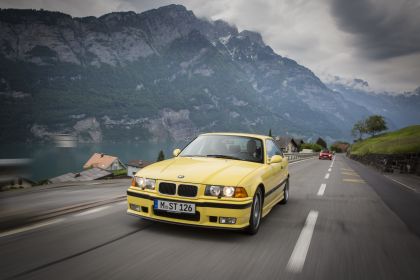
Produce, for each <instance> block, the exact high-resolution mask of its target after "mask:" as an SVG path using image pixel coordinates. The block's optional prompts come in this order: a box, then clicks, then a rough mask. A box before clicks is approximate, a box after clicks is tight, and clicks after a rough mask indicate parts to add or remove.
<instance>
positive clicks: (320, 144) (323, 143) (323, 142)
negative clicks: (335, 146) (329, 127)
mask: <svg viewBox="0 0 420 280" xmlns="http://www.w3.org/2000/svg"><path fill="white" fill-rule="evenodd" d="M316 144H318V145H319V146H321V147H323V148H327V142H325V140H324V139H322V138H321V137H319V138H318V140H316Z"/></svg>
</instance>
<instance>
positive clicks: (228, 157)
mask: <svg viewBox="0 0 420 280" xmlns="http://www.w3.org/2000/svg"><path fill="white" fill-rule="evenodd" d="M206 157H214V158H226V159H236V160H243V159H241V158H237V157H233V156H227V155H206Z"/></svg>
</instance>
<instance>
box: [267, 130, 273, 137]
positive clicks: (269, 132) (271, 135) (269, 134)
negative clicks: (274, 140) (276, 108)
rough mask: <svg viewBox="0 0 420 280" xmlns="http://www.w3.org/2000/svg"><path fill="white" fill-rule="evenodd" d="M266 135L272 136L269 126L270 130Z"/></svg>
mask: <svg viewBox="0 0 420 280" xmlns="http://www.w3.org/2000/svg"><path fill="white" fill-rule="evenodd" d="M268 136H270V137H273V134H271V128H270V130H269V131H268Z"/></svg>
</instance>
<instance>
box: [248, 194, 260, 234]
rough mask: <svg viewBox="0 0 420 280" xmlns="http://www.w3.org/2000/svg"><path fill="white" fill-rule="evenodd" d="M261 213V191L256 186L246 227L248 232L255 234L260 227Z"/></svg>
mask: <svg viewBox="0 0 420 280" xmlns="http://www.w3.org/2000/svg"><path fill="white" fill-rule="evenodd" d="M261 213H262V192H261V189H260V188H258V189H257V191H256V192H255V195H254V199H253V201H252V208H251V216H250V218H249V226H248V228H247V229H246V231H247V233H249V234H256V233H257V232H258V229H259V228H260V223H261Z"/></svg>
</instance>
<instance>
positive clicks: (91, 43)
mask: <svg viewBox="0 0 420 280" xmlns="http://www.w3.org/2000/svg"><path fill="white" fill-rule="evenodd" d="M0 38H1V40H0V141H1V142H3V143H8V142H10V141H15V142H28V141H29V142H32V141H48V140H49V139H50V138H51V137H52V136H53V135H54V134H56V133H70V134H73V135H75V136H76V137H77V138H78V139H79V141H80V142H107V141H109V142H121V141H138V140H140V139H142V140H145V139H152V140H156V141H164V140H175V141H185V140H187V139H190V138H191V137H194V136H195V135H197V134H198V133H201V132H207V131H244V132H257V133H264V134H265V133H267V131H268V130H269V129H270V128H271V129H273V132H274V133H276V134H286V133H287V134H292V135H294V136H298V137H303V138H306V139H308V138H312V139H316V137H318V136H320V135H322V136H323V138H324V139H326V140H327V141H331V140H334V139H349V138H350V129H351V127H352V125H353V123H354V122H355V121H356V120H358V119H360V118H362V117H365V116H367V115H369V114H370V113H371V110H369V109H368V108H367V107H366V106H364V105H363V104H357V103H356V102H354V101H353V100H352V98H346V97H345V96H343V95H342V94H341V93H339V92H335V91H333V90H331V89H329V88H328V87H327V86H326V85H325V84H323V83H322V82H321V80H320V79H319V78H318V77H317V76H315V75H314V73H313V72H311V71H310V70H309V69H307V68H305V67H304V66H302V65H299V64H298V63H296V62H295V61H294V60H291V59H289V58H286V57H282V56H280V55H279V54H276V53H275V52H274V51H273V50H272V48H271V47H270V46H268V45H266V44H265V43H264V41H263V38H262V37H261V35H260V34H258V33H256V32H252V31H247V30H244V31H241V32H239V31H238V29H237V28H236V27H234V26H231V25H229V24H228V23H226V22H223V21H220V20H219V21H208V20H205V19H199V18H197V17H196V16H195V15H194V14H193V12H191V11H188V10H187V9H186V8H185V7H183V6H180V5H169V6H165V7H161V8H159V9H154V10H150V11H147V12H144V13H141V14H137V13H134V12H118V13H110V14H106V15H103V16H101V17H85V18H74V17H71V16H69V15H66V14H63V13H58V12H49V11H35V10H14V9H6V10H0Z"/></svg>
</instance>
